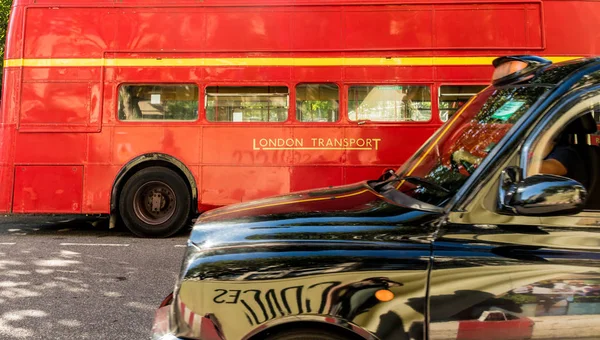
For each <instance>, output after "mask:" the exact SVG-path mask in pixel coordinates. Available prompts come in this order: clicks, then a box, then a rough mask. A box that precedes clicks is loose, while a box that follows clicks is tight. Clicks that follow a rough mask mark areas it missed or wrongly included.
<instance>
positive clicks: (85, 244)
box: [60, 243, 129, 247]
mask: <svg viewBox="0 0 600 340" xmlns="http://www.w3.org/2000/svg"><path fill="white" fill-rule="evenodd" d="M60 245H61V246H90V247H129V244H127V243H61V244H60Z"/></svg>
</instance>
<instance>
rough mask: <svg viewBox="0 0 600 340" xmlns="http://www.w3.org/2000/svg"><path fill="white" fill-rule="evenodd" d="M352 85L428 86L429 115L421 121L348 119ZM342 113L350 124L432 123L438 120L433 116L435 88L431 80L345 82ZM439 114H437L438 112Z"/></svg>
mask: <svg viewBox="0 0 600 340" xmlns="http://www.w3.org/2000/svg"><path fill="white" fill-rule="evenodd" d="M352 86H423V87H428V88H429V95H430V102H431V117H429V120H421V121H378V120H364V119H363V120H361V119H358V120H352V119H350V87H352ZM344 90H345V91H344V96H345V98H344V99H345V100H344V114H345V117H344V118H345V119H346V120H347V121H348V123H350V124H359V125H363V124H369V125H372V124H382V125H399V124H409V125H416V124H417V125H418V124H434V123H437V122H440V120H439V118H434V111H435V110H437V103H434V101H433V98H434V96H435V95H436V93H435V92H434V91H435V90H436V86H435V83H433V82H423V83H419V82H409V83H397V82H394V83H389V82H357V83H346V84H345V89H344ZM438 116H439V114H438Z"/></svg>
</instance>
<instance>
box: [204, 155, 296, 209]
mask: <svg viewBox="0 0 600 340" xmlns="http://www.w3.org/2000/svg"><path fill="white" fill-rule="evenodd" d="M289 192H290V167H288V166H255V167H252V166H232V165H226V166H210V165H207V166H203V167H202V201H203V202H206V203H207V204H209V205H215V206H220V205H227V204H232V203H239V202H245V201H248V200H253V199H259V198H265V197H269V196H274V195H279V194H285V193H289Z"/></svg>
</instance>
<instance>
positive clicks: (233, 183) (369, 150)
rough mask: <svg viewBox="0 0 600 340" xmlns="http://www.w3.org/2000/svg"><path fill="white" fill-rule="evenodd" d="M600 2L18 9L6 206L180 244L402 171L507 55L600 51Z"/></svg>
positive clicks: (93, 2)
mask: <svg viewBox="0 0 600 340" xmlns="http://www.w3.org/2000/svg"><path fill="white" fill-rule="evenodd" d="M597 22H600V3H599V2H597V1H568V0H567V1H565V0H560V1H556V0H554V1H553V0H544V1H540V0H506V1H502V0H496V1H485V0H482V1H473V0H468V1H463V0H454V1H446V0H438V1H424V0H404V1H397V0H361V1H357V0H285V1H284V0H204V1H198V0H118V1H116V0H15V2H14V4H13V8H12V13H11V17H10V25H9V29H8V34H7V45H6V59H5V61H4V79H3V94H2V112H1V114H0V213H14V214H26V213H53V214H110V215H111V217H113V218H111V222H113V223H114V222H115V221H116V220H117V218H121V219H122V220H123V221H124V222H125V224H126V225H127V227H129V228H130V229H131V230H132V231H133V232H134V233H135V234H137V235H142V236H167V235H170V234H172V233H174V232H175V231H177V230H178V229H179V228H180V227H181V226H183V225H184V224H185V223H186V221H188V220H189V218H190V216H192V215H193V214H195V213H197V212H202V211H205V210H207V209H210V208H212V207H215V206H221V205H225V204H229V203H235V202H240V201H245V200H249V199H255V198H260V197H264V196H268V195H274V194H280V193H286V192H289V191H297V190H303V189H310V188H315V187H323V186H330V185H341V184H345V183H351V182H356V181H359V180H363V179H368V178H374V177H378V176H379V175H380V174H381V172H382V171H383V170H385V169H386V168H397V167H398V166H399V165H401V164H402V163H403V162H404V161H405V159H406V158H407V157H408V156H409V155H411V154H412V153H413V152H414V151H415V149H416V148H417V147H418V146H420V145H421V144H422V143H423V142H424V141H425V140H426V139H427V138H428V137H429V136H430V135H431V134H432V133H433V131H434V130H436V129H437V128H438V127H439V126H440V125H441V124H442V123H443V121H444V120H445V119H447V117H448V116H450V115H452V114H453V113H454V111H456V109H457V108H458V107H460V105H461V104H462V103H464V102H465V101H466V100H468V99H469V97H470V96H471V95H472V94H474V93H477V92H478V91H479V90H481V89H482V87H483V86H485V85H486V84H487V83H488V79H489V78H490V76H491V72H492V67H491V61H492V60H493V59H494V58H495V57H497V56H500V55H509V54H536V55H542V56H545V57H547V58H549V59H552V60H554V61H559V60H565V59H571V58H577V57H581V56H588V55H594V54H597V53H598V50H599V49H600V33H598V31H597V30H595V29H594V28H593V27H594V26H593V25H595V23H597Z"/></svg>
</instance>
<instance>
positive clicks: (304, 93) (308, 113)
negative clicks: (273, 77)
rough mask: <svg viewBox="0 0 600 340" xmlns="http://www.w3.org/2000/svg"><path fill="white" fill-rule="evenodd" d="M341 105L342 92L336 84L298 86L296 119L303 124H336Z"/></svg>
mask: <svg viewBox="0 0 600 340" xmlns="http://www.w3.org/2000/svg"><path fill="white" fill-rule="evenodd" d="M339 104H340V91H339V88H338V86H337V85H336V84H300V85H298V86H296V118H297V119H298V120H299V121H301V122H315V123H318V122H336V121H337V120H338V116H339V112H340V105H339Z"/></svg>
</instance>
